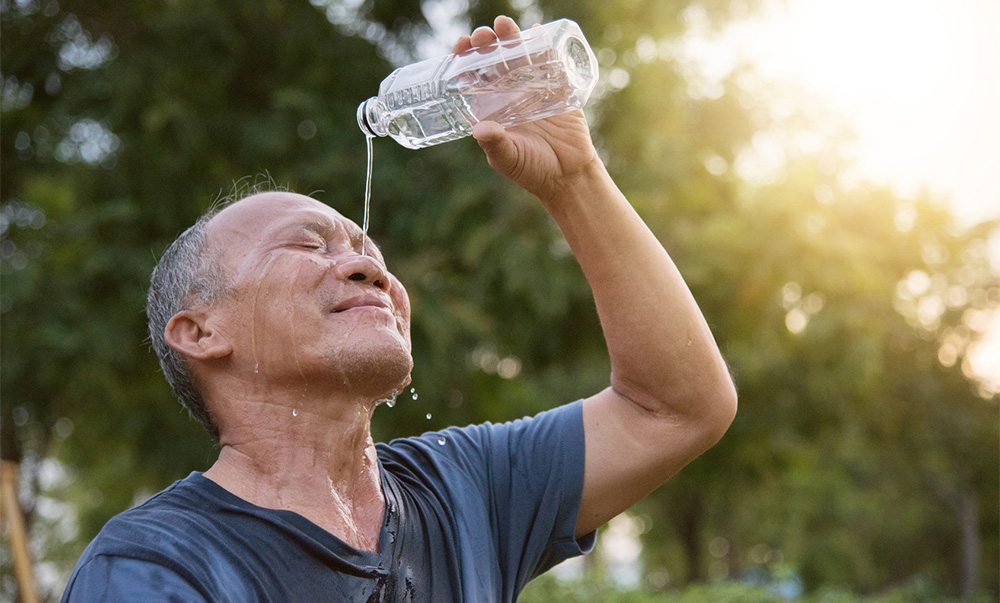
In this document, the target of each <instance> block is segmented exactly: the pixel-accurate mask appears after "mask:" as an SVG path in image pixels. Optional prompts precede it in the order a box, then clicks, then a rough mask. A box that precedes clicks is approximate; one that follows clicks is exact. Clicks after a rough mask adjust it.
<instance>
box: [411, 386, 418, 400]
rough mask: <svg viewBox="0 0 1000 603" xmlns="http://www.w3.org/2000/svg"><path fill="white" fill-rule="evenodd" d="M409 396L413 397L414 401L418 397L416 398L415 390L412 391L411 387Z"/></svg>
mask: <svg viewBox="0 0 1000 603" xmlns="http://www.w3.org/2000/svg"><path fill="white" fill-rule="evenodd" d="M410 394H411V395H412V396H413V399H414V400H416V399H417V398H418V396H417V390H416V389H414V388H412V387H411V388H410Z"/></svg>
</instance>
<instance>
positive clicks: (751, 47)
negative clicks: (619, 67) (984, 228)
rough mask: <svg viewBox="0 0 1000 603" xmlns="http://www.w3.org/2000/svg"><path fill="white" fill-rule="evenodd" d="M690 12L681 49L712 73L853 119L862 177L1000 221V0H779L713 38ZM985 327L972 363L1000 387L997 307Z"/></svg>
mask: <svg viewBox="0 0 1000 603" xmlns="http://www.w3.org/2000/svg"><path fill="white" fill-rule="evenodd" d="M688 13H689V14H688V15H687V18H688V19H689V25H690V27H691V32H690V33H689V35H688V36H686V40H685V41H684V42H683V45H684V52H685V53H686V54H688V58H691V59H693V60H694V61H695V62H696V63H698V64H699V65H700V67H701V68H702V70H703V72H704V74H705V75H706V76H707V77H709V78H710V79H711V78H713V77H714V78H721V77H723V76H724V75H725V74H726V73H727V72H728V71H729V70H730V69H732V67H733V66H734V65H736V64H738V63H741V62H749V63H751V64H753V65H754V66H755V67H756V71H757V73H758V74H759V75H760V76H761V77H762V78H763V79H764V80H766V81H775V82H792V83H796V84H798V85H801V86H803V87H804V88H805V89H806V91H807V92H809V93H811V94H814V95H816V96H818V97H819V98H821V99H823V100H824V101H825V103H827V104H828V105H829V106H830V108H831V109H833V110H835V111H837V112H838V113H840V114H843V115H845V116H847V117H848V119H849V120H850V121H851V122H853V124H854V126H855V128H856V132H857V135H858V142H857V149H856V150H857V157H856V161H857V166H856V167H857V171H858V176H860V177H862V178H864V179H866V180H871V181H875V182H880V183H885V184H889V185H892V186H893V187H894V188H895V189H896V190H897V192H898V193H900V194H902V195H911V194H913V193H915V192H916V191H917V190H919V189H920V188H921V187H927V188H928V189H929V190H930V191H931V192H932V193H934V194H935V195H939V196H941V197H942V198H944V199H946V200H947V201H948V203H949V204H950V205H951V207H952V208H953V211H954V212H955V214H956V215H957V216H958V217H959V218H960V219H961V221H962V222H963V223H966V224H973V223H976V222H979V221H982V220H984V219H988V218H1000V0H950V1H947V2H945V1H941V0H785V1H783V2H782V1H778V2H774V3H773V4H772V5H771V6H770V7H769V8H768V9H767V10H765V11H763V13H761V14H757V15H755V16H753V17H752V18H749V19H745V20H740V21H737V22H735V23H733V24H732V25H729V26H728V27H727V28H726V30H725V31H724V32H723V33H722V34H721V35H712V34H710V33H708V30H707V29H706V28H705V26H706V25H707V22H706V21H705V20H704V19H703V18H702V17H701V16H700V15H699V14H698V11H697V10H695V11H693V12H692V11H688ZM699 30H701V31H699ZM992 243H993V244H992V247H993V256H994V261H995V265H996V266H997V267H998V269H1000V241H996V240H994V241H992ZM988 333H989V335H988V336H987V338H986V339H985V340H984V341H981V342H980V343H979V344H978V345H977V346H974V347H973V348H972V349H970V350H969V359H968V361H969V364H970V366H969V368H970V369H971V370H972V371H973V372H974V373H975V374H977V375H979V377H980V380H981V382H982V384H983V388H984V391H985V392H1000V311H998V312H996V313H994V316H993V318H992V320H991V327H990V328H989V329H988Z"/></svg>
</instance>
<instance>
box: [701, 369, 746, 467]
mask: <svg viewBox="0 0 1000 603" xmlns="http://www.w3.org/2000/svg"><path fill="white" fill-rule="evenodd" d="M710 398H711V400H710V401H709V402H708V403H707V404H706V405H705V410H706V414H705V417H704V419H703V422H704V428H705V431H706V433H705V437H706V440H707V442H706V443H707V446H706V449H707V448H711V447H712V446H714V445H715V443H716V442H718V441H719V440H721V439H722V436H724V435H725V434H726V432H727V431H728V430H729V427H730V425H732V424H733V421H734V420H735V419H736V411H737V408H738V406H739V397H738V395H737V393H736V384H735V383H734V382H733V380H732V379H731V378H726V379H724V380H723V383H720V384H719V387H718V390H717V392H716V393H715V394H714V395H712V396H710Z"/></svg>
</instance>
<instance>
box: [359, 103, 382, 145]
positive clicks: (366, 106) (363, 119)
mask: <svg viewBox="0 0 1000 603" xmlns="http://www.w3.org/2000/svg"><path fill="white" fill-rule="evenodd" d="M375 102H378V99H377V98H375V97H374V96H373V97H371V98H369V99H368V100H366V101H363V102H362V103H361V104H360V105H358V127H359V128H361V131H362V132H363V133H364V135H365V136H378V134H377V133H376V132H375V130H374V128H372V125H371V122H370V121H368V114H369V112H370V111H371V108H373V103H375Z"/></svg>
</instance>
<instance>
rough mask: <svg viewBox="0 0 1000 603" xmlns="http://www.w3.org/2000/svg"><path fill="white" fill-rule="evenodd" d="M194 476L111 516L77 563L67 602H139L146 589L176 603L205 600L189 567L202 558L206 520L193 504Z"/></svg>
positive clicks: (195, 486)
mask: <svg viewBox="0 0 1000 603" xmlns="http://www.w3.org/2000/svg"><path fill="white" fill-rule="evenodd" d="M195 475H196V474H192V475H191V476H189V477H188V478H186V479H184V480H180V481H178V482H175V483H174V484H173V485H172V486H170V487H169V488H167V489H166V490H164V491H162V492H160V493H158V494H156V495H154V496H153V497H151V498H150V499H149V500H147V501H146V502H144V503H142V504H141V505H138V506H136V507H133V508H131V509H129V510H127V511H124V512H122V513H119V514H118V515H116V516H114V517H112V518H111V519H110V520H109V521H108V522H107V523H106V524H105V526H104V528H103V529H101V531H100V533H99V534H98V535H97V537H96V538H94V540H93V541H91V543H90V545H88V546H87V548H86V550H85V551H84V553H83V555H82V556H81V557H80V560H79V561H78V562H77V565H76V567H75V568H74V570H73V574H72V576H71V577H70V582H69V584H68V586H67V589H66V594H65V596H64V600H81V601H84V600H139V599H140V598H142V595H143V592H140V590H141V589H142V588H152V589H153V590H150V591H149V593H150V594H156V595H157V597H160V594H159V593H167V594H169V595H170V596H176V597H177V598H178V600H198V597H197V596H195V595H198V596H203V594H202V595H199V593H200V592H201V591H200V590H199V589H198V588H197V587H196V586H195V585H196V584H197V582H198V579H197V577H196V576H195V574H194V573H193V572H192V568H189V567H188V566H187V564H186V563H185V561H186V560H189V559H197V558H198V556H197V555H198V553H199V551H200V552H201V553H202V554H204V541H203V539H200V538H198V533H199V532H200V530H199V529H198V524H199V523H203V522H207V517H205V511H203V510H202V508H201V507H200V505H198V504H194V499H196V498H197V497H198V493H197V480H196V479H194V476H195ZM198 477H200V476H198ZM136 589H140V590H136Z"/></svg>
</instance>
